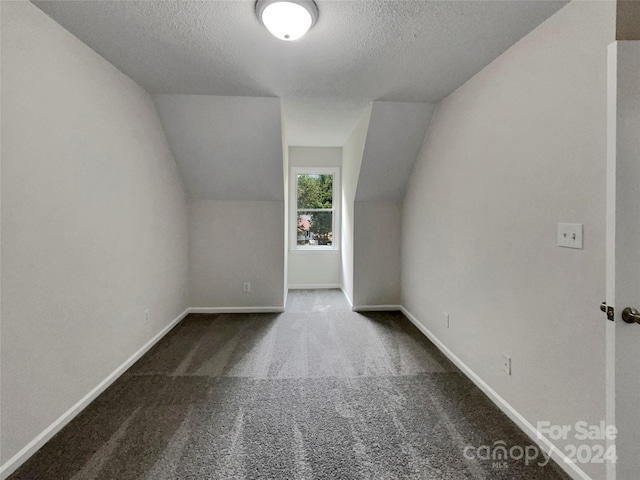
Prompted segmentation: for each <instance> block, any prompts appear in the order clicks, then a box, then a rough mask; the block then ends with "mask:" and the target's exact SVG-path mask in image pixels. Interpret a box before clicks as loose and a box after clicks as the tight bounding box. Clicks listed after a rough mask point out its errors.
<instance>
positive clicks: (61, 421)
mask: <svg viewBox="0 0 640 480" xmlns="http://www.w3.org/2000/svg"><path fill="white" fill-rule="evenodd" d="M188 313H189V309H186V310H185V311H184V312H182V313H181V314H180V315H178V316H177V317H176V318H175V319H174V320H172V321H171V323H169V325H167V326H166V327H164V328H163V329H162V330H160V331H159V332H158V333H157V334H156V335H155V336H154V337H153V338H152V339H151V340H149V341H148V342H147V343H145V344H144V345H143V346H142V348H140V350H138V351H137V352H136V353H134V354H133V355H131V356H130V357H129V358H128V359H127V360H126V361H125V362H124V363H123V364H122V365H120V366H119V367H118V368H116V369H115V370H114V371H113V372H112V373H111V374H110V375H109V376H108V377H107V378H105V379H104V380H103V381H102V382H100V383H99V384H98V385H97V386H96V387H95V388H93V390H91V391H90V392H89V393H87V394H86V395H85V396H84V397H83V398H82V399H81V400H80V401H79V402H78V403H76V404H75V405H74V406H73V407H71V408H70V409H69V410H67V411H66V412H65V413H63V414H62V415H61V416H60V417H59V418H58V419H57V420H56V421H54V422H53V423H52V424H51V425H49V426H48V427H47V428H45V429H44V430H43V431H42V433H40V434H39V435H38V436H37V437H36V438H34V439H33V440H31V441H30V442H29V443H28V444H27V445H26V446H25V447H24V448H23V449H22V450H20V451H19V452H18V453H16V454H15V455H14V456H13V457H12V458H10V459H9V460H7V461H6V462H5V463H4V464H3V465H2V466H1V467H0V478H2V479H4V478H7V477H8V476H9V475H11V474H12V473H13V472H15V471H16V470H17V469H18V468H19V467H20V465H22V464H23V463H24V462H26V461H27V460H28V459H29V457H31V455H33V454H34V453H36V452H37V451H38V450H39V449H40V448H41V447H42V446H43V445H44V444H45V443H47V442H48V441H49V440H50V439H51V438H52V437H53V436H54V435H55V434H56V433H58V432H59V431H60V430H62V428H63V427H64V426H65V425H67V424H68V423H69V422H70V421H71V420H73V419H74V417H75V416H76V415H78V414H79V413H80V412H81V411H82V410H84V409H85V408H86V407H87V406H88V405H89V404H90V403H91V402H92V401H93V400H94V399H95V398H96V397H97V396H98V395H100V394H101V393H102V392H104V391H105V390H106V389H107V388H108V387H109V386H110V385H111V384H112V383H113V382H115V381H116V380H117V379H118V378H119V377H120V376H121V375H122V374H123V373H124V372H126V371H127V369H128V368H129V367H130V366H131V365H133V364H134V363H135V362H136V361H137V360H138V359H139V358H140V357H142V356H143V355H144V354H145V353H147V351H148V350H149V349H150V348H151V347H153V346H154V345H155V344H156V343H157V342H158V341H159V340H160V339H161V338H162V337H164V336H165V335H166V334H167V333H169V331H170V330H171V329H172V328H173V327H175V326H176V325H177V324H178V323H179V322H180V321H181V320H182V319H183V318H184V317H186V316H187V314H188Z"/></svg>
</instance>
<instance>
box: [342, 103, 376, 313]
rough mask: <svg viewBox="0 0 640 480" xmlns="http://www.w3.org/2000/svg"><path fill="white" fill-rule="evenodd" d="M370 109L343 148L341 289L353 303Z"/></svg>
mask: <svg viewBox="0 0 640 480" xmlns="http://www.w3.org/2000/svg"><path fill="white" fill-rule="evenodd" d="M370 118H371V107H369V108H368V109H367V110H366V111H365V112H364V114H363V115H362V117H361V118H360V120H359V121H358V123H357V124H356V126H355V127H354V129H353V131H352V132H351V135H350V136H349V139H348V140H347V142H346V143H345V144H344V146H343V147H342V232H341V233H342V236H341V237H340V238H341V254H342V275H341V283H342V289H343V290H344V292H345V293H346V294H347V296H348V297H349V300H350V301H351V302H352V303H353V223H354V222H353V216H354V212H353V210H354V198H355V196H356V189H357V188H358V176H359V175H360V166H361V165H362V154H363V152H364V146H365V142H366V140H367V132H368V130H369V119H370Z"/></svg>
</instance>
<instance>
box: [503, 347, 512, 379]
mask: <svg viewBox="0 0 640 480" xmlns="http://www.w3.org/2000/svg"><path fill="white" fill-rule="evenodd" d="M502 371H503V372H504V374H505V375H509V376H511V357H510V356H508V355H505V354H504V353H503V354H502Z"/></svg>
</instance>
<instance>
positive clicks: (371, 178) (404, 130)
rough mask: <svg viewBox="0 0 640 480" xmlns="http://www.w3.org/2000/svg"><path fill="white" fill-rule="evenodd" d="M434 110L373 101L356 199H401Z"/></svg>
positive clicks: (412, 105) (412, 104)
mask: <svg viewBox="0 0 640 480" xmlns="http://www.w3.org/2000/svg"><path fill="white" fill-rule="evenodd" d="M434 110H435V106H434V105H430V104H424V103H404V102H374V103H373V105H372V107H371V117H370V118H369V128H368V130H367V138H366V140H365V144H364V153H363V155H362V166H361V167H360V176H359V177H358V188H357V191H356V196H355V200H356V202H361V201H367V200H388V201H402V199H403V198H404V195H405V192H406V188H407V184H408V182H409V177H410V176H411V172H412V170H413V165H414V163H415V162H416V159H417V158H418V154H419V153H420V149H421V148H422V142H423V140H424V136H425V133H426V131H427V128H428V127H429V123H430V122H431V118H432V117H433V113H434Z"/></svg>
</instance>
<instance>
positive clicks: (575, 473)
mask: <svg viewBox="0 0 640 480" xmlns="http://www.w3.org/2000/svg"><path fill="white" fill-rule="evenodd" d="M400 310H401V312H402V313H403V314H404V315H405V316H406V317H407V318H408V319H409V320H410V321H411V323H413V324H414V325H415V326H416V327H417V328H418V330H420V331H421V332H422V333H423V334H424V335H425V336H426V337H427V338H428V339H429V340H430V341H431V342H432V343H433V344H434V345H435V346H436V347H437V348H438V350H440V351H441V352H442V353H444V354H445V355H446V356H447V358H449V360H451V361H452V362H453V363H454V364H455V366H456V367H458V368H459V369H460V370H461V371H462V373H464V374H465V376H466V377H467V378H469V380H471V381H472V382H473V383H474V384H475V385H476V387H478V388H479V389H480V390H482V392H483V393H484V394H485V395H486V396H487V397H489V399H490V400H491V401H492V402H493V403H494V404H495V405H496V406H497V407H498V408H499V409H500V410H501V411H502V412H503V413H504V414H505V415H506V416H507V417H509V418H510V419H511V420H512V421H513V422H514V423H515V424H516V425H517V426H518V427H520V429H521V430H522V431H523V432H524V433H525V434H526V435H527V436H528V437H529V438H530V439H531V440H532V441H533V442H534V443H535V444H536V445H538V447H540V449H541V450H542V451H544V452H545V454H546V455H549V456H551V458H552V459H553V460H554V461H555V462H556V463H557V464H558V466H559V467H560V468H562V470H564V471H565V472H566V473H567V474H568V475H569V476H570V477H571V478H573V479H574V480H593V479H592V478H591V477H590V476H589V475H587V474H586V473H585V472H584V471H583V470H582V469H581V468H580V467H579V466H578V465H576V464H575V463H574V462H573V461H572V460H571V459H570V458H569V457H567V456H566V455H565V454H564V452H562V450H560V449H559V448H558V447H556V446H555V445H554V444H553V443H552V442H551V441H550V440H549V439H548V438H547V437H545V436H544V435H542V434H541V433H540V432H539V431H538V429H537V428H536V427H534V426H533V425H532V424H531V423H530V422H529V421H528V420H527V419H526V418H524V417H523V416H522V415H521V414H520V413H519V412H518V411H517V410H516V409H515V408H513V407H512V406H511V405H510V404H509V403H508V402H507V401H506V400H505V399H504V398H502V397H501V396H500V395H498V393H497V392H496V391H495V390H494V389H493V388H491V386H490V385H489V384H488V383H486V382H485V381H484V380H482V378H480V376H479V375H478V374H476V373H475V372H474V371H473V370H472V369H471V368H470V367H469V366H468V365H467V364H466V363H464V362H463V361H462V360H460V358H459V357H458V356H457V355H456V354H455V353H453V352H452V351H451V350H449V348H447V346H446V345H445V344H444V343H443V342H441V341H440V339H439V338H438V337H436V336H435V335H434V334H433V333H431V331H430V330H429V329H428V328H427V327H425V326H424V325H422V323H420V322H419V321H418V319H417V318H416V317H415V316H414V315H413V314H412V313H411V312H409V311H408V310H407V309H406V308H404V307H400Z"/></svg>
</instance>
